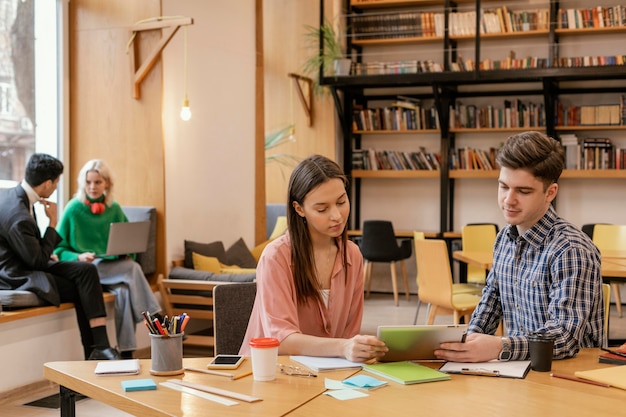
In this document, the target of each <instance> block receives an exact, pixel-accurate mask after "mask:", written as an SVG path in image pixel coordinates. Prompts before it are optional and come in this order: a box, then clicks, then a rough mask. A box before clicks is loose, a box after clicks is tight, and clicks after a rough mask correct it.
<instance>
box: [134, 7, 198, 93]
mask: <svg viewBox="0 0 626 417" xmlns="http://www.w3.org/2000/svg"><path fill="white" fill-rule="evenodd" d="M186 25H193V18H191V17H175V18H167V17H156V18H153V19H148V20H146V21H142V22H140V23H137V24H136V25H134V26H133V27H132V28H131V32H132V33H131V37H130V41H129V42H128V51H127V52H128V55H129V58H130V73H131V83H132V86H131V87H132V96H133V98H135V99H139V98H140V97H141V92H140V89H139V86H140V85H141V82H142V81H143V80H144V78H146V76H147V75H148V73H149V72H150V70H151V69H152V68H153V67H154V65H155V64H156V62H157V60H158V59H159V57H160V56H161V51H163V48H165V46H166V45H167V44H168V42H169V41H170V40H171V39H172V37H173V36H174V35H175V34H176V32H177V31H178V29H179V28H180V27H181V26H186ZM161 29H165V30H164V31H163V36H162V37H161V40H160V41H159V43H158V44H157V45H155V47H154V49H153V50H152V51H151V52H150V53H149V54H148V56H147V57H146V59H145V60H144V62H143V63H142V64H141V66H140V67H139V68H137V63H136V62H135V61H136V57H135V43H134V41H135V37H136V36H137V34H138V33H140V32H143V31H146V30H161Z"/></svg>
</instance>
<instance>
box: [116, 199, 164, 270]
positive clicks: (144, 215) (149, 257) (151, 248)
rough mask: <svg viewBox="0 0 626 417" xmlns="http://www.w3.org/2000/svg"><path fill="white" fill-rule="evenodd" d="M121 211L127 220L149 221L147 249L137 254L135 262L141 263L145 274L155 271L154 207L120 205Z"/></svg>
mask: <svg viewBox="0 0 626 417" xmlns="http://www.w3.org/2000/svg"><path fill="white" fill-rule="evenodd" d="M122 211H124V214H126V217H128V221H131V222H141V221H145V220H148V221H150V234H149V235H148V236H149V237H148V249H146V251H145V252H144V253H138V254H137V263H138V264H139V265H141V269H142V270H143V273H144V274H146V275H149V274H153V273H155V272H156V208H154V207H149V206H122Z"/></svg>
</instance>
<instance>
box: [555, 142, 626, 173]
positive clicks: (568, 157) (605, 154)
mask: <svg viewBox="0 0 626 417" xmlns="http://www.w3.org/2000/svg"><path fill="white" fill-rule="evenodd" d="M559 139H560V140H561V143H562V144H563V147H564V148H565V168H567V169H579V170H595V169H619V170H622V169H626V149H624V148H621V147H616V146H614V145H613V143H612V142H611V139H610V138H578V137H577V136H576V135H575V134H573V133H572V134H562V135H560V137H559Z"/></svg>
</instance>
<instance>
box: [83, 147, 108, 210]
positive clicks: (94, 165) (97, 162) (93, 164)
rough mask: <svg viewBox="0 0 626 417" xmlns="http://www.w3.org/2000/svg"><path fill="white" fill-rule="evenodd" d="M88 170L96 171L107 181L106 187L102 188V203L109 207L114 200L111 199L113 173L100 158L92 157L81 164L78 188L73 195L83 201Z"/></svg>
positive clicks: (85, 196) (85, 197)
mask: <svg viewBox="0 0 626 417" xmlns="http://www.w3.org/2000/svg"><path fill="white" fill-rule="evenodd" d="M89 172H96V173H98V174H99V175H100V176H101V177H102V178H103V179H104V180H105V181H106V182H107V184H108V187H107V188H106V190H104V204H106V206H107V207H110V206H111V204H113V201H115V200H114V199H113V184H114V181H113V174H111V170H110V169H109V166H108V165H107V164H106V163H105V162H104V161H103V160H102V159H92V160H90V161H88V162H87V163H86V164H85V165H83V167H82V168H81V170H80V172H79V173H78V190H77V191H76V195H75V197H76V198H77V199H78V200H79V201H83V202H84V201H85V200H86V199H87V195H86V193H85V187H86V186H87V174H88V173H89Z"/></svg>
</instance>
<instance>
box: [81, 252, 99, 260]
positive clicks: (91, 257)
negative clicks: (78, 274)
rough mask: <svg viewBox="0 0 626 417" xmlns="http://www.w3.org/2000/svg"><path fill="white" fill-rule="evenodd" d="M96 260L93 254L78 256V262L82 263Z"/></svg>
mask: <svg viewBox="0 0 626 417" xmlns="http://www.w3.org/2000/svg"><path fill="white" fill-rule="evenodd" d="M95 259H96V254H95V253H93V252H83V253H81V254H80V255H78V260H79V261H81V262H93V261H94V260H95Z"/></svg>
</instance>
